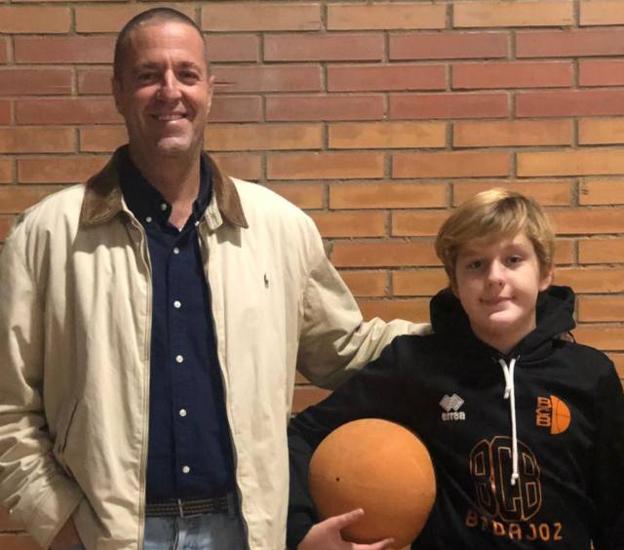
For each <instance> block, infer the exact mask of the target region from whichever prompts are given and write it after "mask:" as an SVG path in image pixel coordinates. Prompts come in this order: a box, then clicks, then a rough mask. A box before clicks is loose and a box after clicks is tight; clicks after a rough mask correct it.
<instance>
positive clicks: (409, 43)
mask: <svg viewBox="0 0 624 550" xmlns="http://www.w3.org/2000/svg"><path fill="white" fill-rule="evenodd" d="M508 54H509V36H508V35H507V33H502V32H487V33H486V32H457V31H451V32H441V33H439V32H436V33H424V32H423V33H408V34H391V35H390V43H389V58H390V59H391V60H401V59H425V60H429V59H470V58H479V59H487V58H497V57H507V56H508Z"/></svg>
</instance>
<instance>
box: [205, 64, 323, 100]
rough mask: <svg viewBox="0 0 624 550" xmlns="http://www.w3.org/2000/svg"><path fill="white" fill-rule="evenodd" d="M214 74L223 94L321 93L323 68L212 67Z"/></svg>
mask: <svg viewBox="0 0 624 550" xmlns="http://www.w3.org/2000/svg"><path fill="white" fill-rule="evenodd" d="M212 73H213V74H214V76H215V79H216V81H217V83H220V88H219V90H221V92H222V93H232V92H316V91H320V90H321V68H320V66H316V65H278V66H275V65H270V66H251V65H250V66H243V67H236V66H232V67H215V66H213V67H212Z"/></svg>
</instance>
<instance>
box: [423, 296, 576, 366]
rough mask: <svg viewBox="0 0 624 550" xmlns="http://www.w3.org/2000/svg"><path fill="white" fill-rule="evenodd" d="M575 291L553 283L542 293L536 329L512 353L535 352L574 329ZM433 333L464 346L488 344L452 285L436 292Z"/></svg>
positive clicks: (430, 311)
mask: <svg viewBox="0 0 624 550" xmlns="http://www.w3.org/2000/svg"><path fill="white" fill-rule="evenodd" d="M574 299H575V298H574V291H573V290H572V289H571V288H570V287H567V286H555V285H552V286H550V287H549V288H548V289H547V290H545V291H544V292H540V293H539V295H538V298H537V307H536V312H537V319H536V328H535V329H534V330H533V331H531V332H530V333H529V334H527V335H526V336H525V337H524V338H523V339H522V340H521V341H520V342H518V343H517V344H516V346H515V347H514V349H513V350H512V351H511V352H510V355H523V356H526V355H527V354H531V352H534V351H536V350H537V349H538V348H540V347H542V346H543V345H544V344H546V343H548V342H550V341H551V340H552V339H554V338H558V337H560V335H561V334H565V333H567V332H570V331H571V330H572V329H573V328H574V327H575V326H576V324H575V322H574V318H573V314H574ZM429 314H430V317H431V325H432V327H433V332H434V333H436V334H440V335H443V336H444V337H445V338H448V339H451V340H452V341H457V340H460V341H462V345H463V346H465V345H470V341H472V342H473V344H472V346H471V347H473V346H474V345H477V346H486V347H489V346H487V345H486V344H484V343H483V342H481V341H480V340H478V339H477V337H476V336H475V335H474V333H473V331H472V328H471V327H470V322H469V320H468V316H467V315H466V313H465V311H464V309H463V307H462V305H461V303H460V301H459V299H458V298H457V297H456V296H455V294H453V291H452V290H451V289H450V288H445V289H444V290H441V291H440V292H438V294H436V295H435V296H434V297H433V298H432V300H431V302H430V305H429Z"/></svg>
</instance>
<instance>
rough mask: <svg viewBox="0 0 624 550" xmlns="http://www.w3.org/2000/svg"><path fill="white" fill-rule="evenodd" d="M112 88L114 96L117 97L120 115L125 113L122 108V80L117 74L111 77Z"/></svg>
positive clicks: (116, 104)
mask: <svg viewBox="0 0 624 550" xmlns="http://www.w3.org/2000/svg"><path fill="white" fill-rule="evenodd" d="M111 88H112V90H113V97H114V98H115V107H116V108H117V112H118V113H119V114H120V115H123V112H122V108H121V95H122V90H121V82H120V81H119V79H118V78H117V77H115V76H113V77H111Z"/></svg>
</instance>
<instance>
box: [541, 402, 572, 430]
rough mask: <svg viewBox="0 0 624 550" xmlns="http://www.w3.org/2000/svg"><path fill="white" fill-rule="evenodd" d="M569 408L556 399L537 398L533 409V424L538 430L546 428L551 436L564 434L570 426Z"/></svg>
mask: <svg viewBox="0 0 624 550" xmlns="http://www.w3.org/2000/svg"><path fill="white" fill-rule="evenodd" d="M571 419H572V415H571V414H570V409H569V407H568V406H567V405H566V404H565V403H564V402H563V401H562V400H561V399H559V398H558V397H555V396H554V395H551V396H549V397H538V398H537V406H536V408H535V424H536V425H537V426H538V427H540V428H548V429H549V430H550V434H551V435H557V434H560V433H563V432H565V431H566V430H567V429H568V426H570V420H571Z"/></svg>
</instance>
